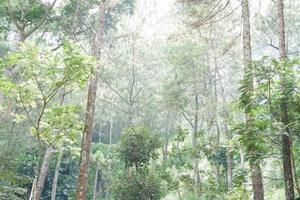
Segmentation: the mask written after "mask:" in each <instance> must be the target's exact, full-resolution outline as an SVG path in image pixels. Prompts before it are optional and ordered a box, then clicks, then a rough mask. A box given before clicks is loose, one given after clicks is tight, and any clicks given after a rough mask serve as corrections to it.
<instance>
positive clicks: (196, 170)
mask: <svg viewBox="0 0 300 200" xmlns="http://www.w3.org/2000/svg"><path fill="white" fill-rule="evenodd" d="M195 93H196V92H195ZM195 107H196V108H195V116H194V117H195V118H194V133H193V141H192V143H193V149H194V151H195V157H194V175H195V180H196V187H197V193H198V196H201V195H202V188H201V177H200V173H199V161H198V150H197V144H198V142H197V138H198V131H199V130H198V124H199V113H198V112H199V98H198V95H197V94H195Z"/></svg>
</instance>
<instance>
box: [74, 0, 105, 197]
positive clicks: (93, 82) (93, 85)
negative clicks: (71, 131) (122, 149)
mask: <svg viewBox="0 0 300 200" xmlns="http://www.w3.org/2000/svg"><path fill="white" fill-rule="evenodd" d="M98 11H99V18H98V24H97V30H96V34H95V36H94V43H93V56H95V57H96V59H97V60H99V59H100V52H101V44H102V42H103V40H102V36H103V33H104V25H105V1H104V0H101V1H100V2H99V5H98ZM98 69H99V66H98ZM98 69H97V70H98ZM97 85H98V71H96V73H95V75H94V76H92V77H91V79H90V82H89V89H88V96H87V106H86V116H85V117H86V118H85V126H84V131H83V137H82V147H81V153H80V164H79V176H78V183H77V190H76V199H78V200H79V199H80V200H85V199H86V192H87V180H88V167H89V160H90V151H91V143H92V135H93V129H94V114H95V101H96V94H97Z"/></svg>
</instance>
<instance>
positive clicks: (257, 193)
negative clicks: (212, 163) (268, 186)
mask: <svg viewBox="0 0 300 200" xmlns="http://www.w3.org/2000/svg"><path fill="white" fill-rule="evenodd" d="M242 12H243V15H242V17H243V49H244V70H245V77H244V84H245V91H246V95H245V96H246V99H247V100H246V101H247V104H246V109H245V114H246V134H247V135H250V137H249V139H250V138H251V135H252V134H254V133H253V130H254V127H253V126H254V124H253V122H254V121H253V120H254V116H253V102H252V98H253V74H252V73H253V72H252V71H253V69H252V53H251V34H250V13H249V4H248V0H243V1H242ZM248 151H249V154H250V161H249V162H250V168H251V178H252V187H253V199H255V200H263V199H264V187H263V180H262V172H261V168H260V164H259V161H257V160H256V159H257V158H255V151H256V149H255V146H254V148H253V147H252V148H251V147H250V148H249V149H248Z"/></svg>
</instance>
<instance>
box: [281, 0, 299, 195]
mask: <svg viewBox="0 0 300 200" xmlns="http://www.w3.org/2000/svg"><path fill="white" fill-rule="evenodd" d="M277 9H278V18H279V53H280V59H281V60H282V61H284V60H285V59H286V58H287V55H286V43H285V19H284V4H283V0H277ZM280 79H281V84H282V85H281V87H282V91H281V92H282V99H281V103H280V115H281V122H282V123H283V125H284V131H283V133H282V135H281V139H282V162H283V174H284V184H285V195H286V200H294V198H295V196H294V182H293V171H292V159H291V143H290V137H289V127H288V126H289V113H288V103H287V99H288V94H287V88H286V85H287V80H286V75H285V73H281V74H280Z"/></svg>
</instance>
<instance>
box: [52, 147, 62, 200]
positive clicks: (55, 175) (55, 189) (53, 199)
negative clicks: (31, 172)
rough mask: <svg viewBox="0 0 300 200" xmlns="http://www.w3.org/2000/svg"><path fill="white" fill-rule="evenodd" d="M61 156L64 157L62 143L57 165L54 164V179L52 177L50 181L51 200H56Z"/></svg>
mask: <svg viewBox="0 0 300 200" xmlns="http://www.w3.org/2000/svg"><path fill="white" fill-rule="evenodd" d="M63 155H64V147H63V143H62V146H61V147H60V149H59V153H58V157H57V163H56V167H55V172H54V177H53V181H52V190H51V200H55V199H56V192H57V182H58V176H59V170H60V166H61V161H62V158H63Z"/></svg>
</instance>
